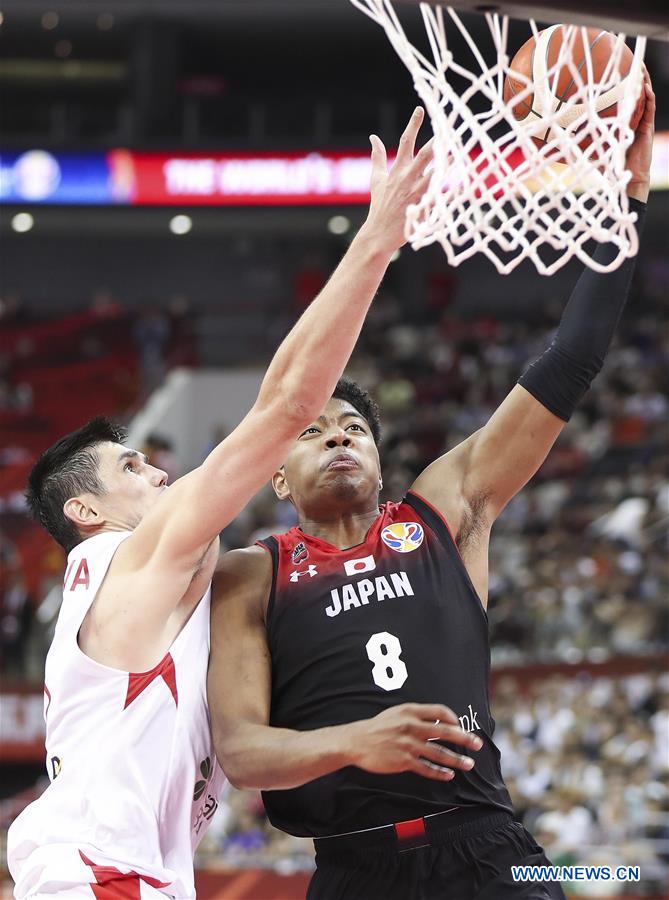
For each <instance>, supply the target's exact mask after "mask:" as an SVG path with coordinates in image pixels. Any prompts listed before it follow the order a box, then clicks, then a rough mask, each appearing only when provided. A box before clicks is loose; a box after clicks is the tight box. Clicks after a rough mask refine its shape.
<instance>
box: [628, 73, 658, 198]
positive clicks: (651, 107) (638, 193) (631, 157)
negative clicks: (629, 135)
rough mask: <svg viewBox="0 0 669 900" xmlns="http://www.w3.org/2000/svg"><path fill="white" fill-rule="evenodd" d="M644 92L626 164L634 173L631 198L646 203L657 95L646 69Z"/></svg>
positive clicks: (631, 179)
mask: <svg viewBox="0 0 669 900" xmlns="http://www.w3.org/2000/svg"><path fill="white" fill-rule="evenodd" d="M642 90H643V91H645V94H646V106H645V108H644V111H643V116H642V117H641V121H640V122H639V125H638V127H637V130H636V136H635V138H634V143H633V144H632V146H631V147H630V148H629V150H628V151H627V159H626V164H627V168H628V169H629V170H630V172H631V173H632V177H631V178H630V181H629V184H628V185H627V193H628V195H629V196H630V197H634V198H635V199H636V200H641V201H642V202H643V203H646V201H647V200H648V194H649V192H650V160H651V156H652V153H653V136H654V134H655V94H654V92H653V85H652V84H651V81H650V75H649V74H648V70H647V69H644V80H643V87H642Z"/></svg>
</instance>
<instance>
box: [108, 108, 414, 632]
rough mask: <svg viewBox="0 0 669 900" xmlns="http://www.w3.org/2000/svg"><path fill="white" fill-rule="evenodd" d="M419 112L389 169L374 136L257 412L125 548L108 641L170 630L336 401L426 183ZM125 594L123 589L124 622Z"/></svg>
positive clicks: (116, 570)
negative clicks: (223, 534)
mask: <svg viewBox="0 0 669 900" xmlns="http://www.w3.org/2000/svg"><path fill="white" fill-rule="evenodd" d="M422 120H423V110H422V109H421V108H418V109H417V110H416V111H415V112H414V114H413V116H412V118H411V120H410V122H409V124H408V126H407V128H406V130H405V132H404V134H403V136H402V139H401V142H400V147H399V150H398V154H397V157H396V159H395V162H394V164H393V166H392V168H391V170H390V171H388V168H387V163H386V152H385V148H384V146H383V143H382V142H381V140H380V139H379V138H378V137H376V136H374V135H373V136H372V137H371V141H372V177H371V203H370V208H369V214H368V216H367V219H366V221H365V223H364V224H363V226H362V227H361V229H360V231H359V232H358V234H357V235H356V237H355V238H354V240H353V241H352V243H351V245H350V247H349V249H348V251H347V253H346V255H345V256H344V258H343V259H342V261H341V263H340V264H339V266H338V267H337V269H336V270H335V272H334V274H333V275H332V277H331V278H330V280H329V282H328V283H327V285H326V286H325V287H324V288H323V290H322V291H321V293H320V294H319V296H318V297H317V298H316V299H315V300H314V302H313V303H312V304H311V306H310V307H309V308H308V309H307V310H306V312H305V313H304V315H303V316H302V317H301V318H300V320H299V321H298V323H297V324H296V325H295V327H294V328H293V330H292V331H291V332H290V334H289V335H288V336H287V337H286V339H285V340H284V341H283V343H282V344H281V346H280V347H279V349H278V351H277V353H276V355H275V357H274V359H273V360H272V363H271V365H270V367H269V369H268V370H267V374H266V375H265V378H264V380H263V382H262V386H261V388H260V392H259V395H258V398H257V400H256V402H255V404H254V406H253V408H252V409H251V411H250V412H249V413H248V415H247V416H246V418H245V419H244V420H243V421H242V422H241V424H240V425H239V426H238V427H237V428H236V429H235V430H234V432H233V433H232V434H231V435H230V436H229V437H227V438H226V439H225V440H224V441H223V442H222V443H221V444H219V445H218V446H217V447H216V448H215V449H214V450H213V451H212V452H211V454H210V455H209V456H208V457H207V459H206V460H205V461H204V462H203V463H202V465H201V466H199V467H198V468H197V469H195V470H194V471H192V472H190V473H189V474H188V475H186V476H184V477H183V478H181V479H179V480H178V481H177V482H175V484H174V485H172V486H171V487H170V488H169V489H168V490H166V491H164V492H163V493H162V494H161V496H160V497H159V498H158V500H157V501H156V502H155V504H154V505H153V507H152V508H151V509H150V510H149V511H148V512H147V513H146V515H145V516H144V518H143V519H142V520H141V522H140V523H139V525H138V526H137V527H136V528H135V530H134V532H133V534H132V536H131V537H130V538H129V539H128V540H127V541H126V542H125V543H124V544H123V545H122V547H121V548H120V549H119V551H118V553H117V558H116V559H115V560H114V564H113V570H112V572H111V577H112V579H113V580H114V582H116V581H118V580H119V579H121V580H122V581H123V583H122V584H118V585H117V584H116V583H115V584H114V585H113V586H112V588H110V587H109V586H105V588H104V589H103V591H102V592H101V594H100V597H99V600H96V604H95V606H94V608H93V610H92V613H91V615H92V617H93V618H96V617H97V619H98V620H99V622H98V624H99V625H104V627H105V628H104V630H105V633H106V634H107V636H108V639H109V640H110V641H113V634H112V632H113V631H114V629H116V630H118V631H119V634H118V638H119V640H121V641H123V642H125V643H127V635H128V634H129V633H130V634H137V635H138V640H140V639H142V638H145V637H147V636H150V635H152V634H157V633H159V632H160V631H161V629H163V627H164V624H165V621H166V619H167V617H168V616H169V615H170V614H171V613H172V612H173V611H174V609H175V607H176V605H177V604H178V603H179V601H180V599H181V598H182V596H183V594H184V592H185V590H186V589H187V587H188V586H189V584H190V581H191V579H192V577H193V573H194V572H195V571H196V570H197V569H198V568H199V566H200V564H201V562H202V560H203V557H204V555H205V553H206V551H207V548H208V546H209V545H210V544H211V542H212V541H213V540H214V539H215V538H216V537H217V535H218V534H219V532H220V531H221V530H222V529H223V528H224V527H225V526H226V525H227V524H228V523H229V522H230V521H231V520H232V519H233V518H234V517H235V516H236V515H237V513H238V512H239V511H240V510H241V509H242V508H243V507H244V506H245V504H246V503H247V502H248V501H249V499H250V498H251V497H252V496H253V494H255V493H256V492H257V491H258V490H259V489H260V488H261V487H262V485H263V484H264V483H265V482H266V481H268V480H269V478H270V477H271V475H272V473H273V472H274V471H275V470H276V469H277V468H278V466H279V465H280V464H281V462H282V461H283V459H284V457H285V455H286V453H287V451H288V449H289V447H290V446H291V444H292V442H293V441H294V440H295V437H296V436H297V435H298V434H299V432H300V430H301V429H302V428H304V427H305V426H306V425H308V424H309V422H311V421H312V420H313V419H314V418H316V416H318V414H319V413H320V411H321V409H322V407H323V406H324V405H325V403H326V402H327V400H328V399H329V397H330V395H331V393H332V391H333V390H334V387H335V385H336V383H337V380H338V379H339V377H340V376H341V373H342V371H343V369H344V366H345V365H346V363H347V361H348V358H349V356H350V354H351V352H352V350H353V347H354V345H355V342H356V340H357V338H358V335H359V333H360V329H361V327H362V324H363V322H364V319H365V315H366V313H367V310H368V308H369V306H370V303H371V301H372V299H373V297H374V295H375V293H376V290H377V288H378V286H379V284H380V282H381V279H382V277H383V275H384V273H385V271H386V268H387V266H388V263H389V261H390V259H391V257H392V255H393V253H394V252H395V251H396V250H397V248H398V247H400V246H401V245H402V244H403V243H404V240H405V239H404V220H405V216H406V209H407V206H408V205H409V204H411V203H414V202H416V201H417V200H418V199H419V197H420V196H421V195H422V193H423V191H424V190H425V187H426V183H427V178H426V176H425V168H426V166H427V164H428V162H429V160H430V158H431V147H430V146H429V145H426V146H425V147H423V148H422V149H421V150H420V151H419V152H418V153H414V148H415V141H416V136H417V133H418V130H419V128H420V125H421V122H422ZM149 585H150V586H151V587H150V588H149ZM136 594H140V596H138V597H135V595H136ZM121 595H123V596H124V597H126V600H125V605H124V607H123V617H122V619H121V618H119V616H118V615H117V612H118V609H119V601H118V598H119V596H121ZM98 630H100V629H98ZM140 635H141V636H142V637H141V638H140Z"/></svg>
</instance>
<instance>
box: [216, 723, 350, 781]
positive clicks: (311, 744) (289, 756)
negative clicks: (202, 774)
mask: <svg viewBox="0 0 669 900" xmlns="http://www.w3.org/2000/svg"><path fill="white" fill-rule="evenodd" d="M214 742H215V745H216V755H217V757H218V761H219V763H220V764H221V767H222V769H223V771H224V772H225V775H226V778H227V779H228V781H229V782H230V783H231V784H232V785H233V786H234V787H236V788H255V789H260V790H282V789H287V788H294V787H299V786H300V785H302V784H306V783H307V782H308V781H313V779H314V778H320V777H321V776H323V775H328V774H330V773H331V772H335V771H337V769H341V768H343V767H344V766H348V765H352V764H353V755H352V750H351V742H352V739H351V729H350V727H349V726H347V725H336V726H333V727H331V728H318V729H315V730H313V731H293V730H292V729H288V728H272V727H270V726H268V725H255V724H251V723H245V724H243V725H240V726H238V727H237V728H236V729H235V733H234V735H228V736H226V738H225V739H218V740H216V734H214Z"/></svg>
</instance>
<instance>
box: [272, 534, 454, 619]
mask: <svg viewBox="0 0 669 900" xmlns="http://www.w3.org/2000/svg"><path fill="white" fill-rule="evenodd" d="M387 534H388V535H389V536H390V537H391V538H392V537H393V532H388V533H387ZM421 536H422V539H421V540H420V542H418V541H414V543H413V544H407V543H406V541H405V542H404V543H401V542H399V541H398V542H395V541H393V544H394V545H395V546H389V545H388V544H387V543H385V542H384V541H383V540H382V539H381V537H379V539H378V540H376V541H374V542H369V543H366V544H364V545H360V546H358V547H356V548H352V549H351V550H348V551H342V552H331V551H330V552H326V551H324V550H322V549H320V548H319V547H309V546H308V545H307V544H306V543H305V544H303V545H301V546H300V545H299V544H298V545H297V546H296V547H295V548H293V549H292V551H291V552H284V553H282V554H281V555H280V561H279V567H278V572H277V579H276V587H275V600H274V610H273V613H274V615H275V616H277V617H286V616H287V617H288V619H291V618H292V617H293V616H295V617H299V618H300V619H301V620H302V621H303V620H304V617H305V616H306V617H308V618H309V620H311V621H313V622H314V623H323V624H325V625H327V624H328V623H330V624H335V623H340V622H342V621H344V620H350V621H351V622H353V621H355V620H359V619H369V618H372V617H373V618H377V617H378V616H379V615H384V614H388V613H390V612H392V611H397V610H399V609H400V608H406V610H407V611H408V610H410V609H411V608H413V607H414V606H415V605H416V604H417V603H421V602H424V601H426V600H428V601H431V602H435V600H437V598H439V597H440V596H441V595H442V593H443V591H444V589H445V587H446V585H447V583H448V577H449V573H448V560H447V559H446V558H445V555H444V553H443V550H442V548H440V546H439V545H438V543H436V542H433V541H431V540H428V539H425V538H424V534H423V533H421ZM396 547H399V548H400V549H396ZM437 602H438V601H437Z"/></svg>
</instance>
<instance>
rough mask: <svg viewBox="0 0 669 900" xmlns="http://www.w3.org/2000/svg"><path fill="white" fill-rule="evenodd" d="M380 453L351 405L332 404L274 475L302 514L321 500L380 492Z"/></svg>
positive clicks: (343, 402) (278, 488)
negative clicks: (305, 509)
mask: <svg viewBox="0 0 669 900" xmlns="http://www.w3.org/2000/svg"><path fill="white" fill-rule="evenodd" d="M379 479H380V462H379V452H378V449H377V447H376V444H375V442H374V438H373V436H372V431H371V428H370V427H369V425H368V424H367V422H366V420H365V419H364V418H363V417H362V416H361V415H360V413H359V412H358V411H357V410H356V409H355V408H354V407H353V406H351V404H350V403H348V402H347V401H346V400H334V399H333V400H330V401H329V402H328V404H327V406H326V407H325V409H324V410H323V413H322V414H321V415H320V416H319V417H318V419H317V420H316V421H315V422H313V423H312V424H311V425H310V426H309V427H308V428H306V429H305V430H304V431H303V432H302V434H301V435H300V436H299V437H298V439H297V441H296V442H295V445H294V446H293V449H292V450H291V452H290V455H289V456H288V458H287V459H286V462H285V463H284V465H283V467H282V469H281V470H280V471H279V472H277V474H276V475H275V476H274V489H275V491H276V493H277V495H278V496H279V497H280V498H281V499H287V498H290V499H291V500H292V501H293V502H294V503H295V505H296V506H297V508H298V509H301V508H304V507H305V506H310V505H311V504H313V503H314V502H315V501H316V502H318V500H323V501H326V500H339V501H342V500H350V501H354V500H359V499H363V498H365V497H367V496H371V495H373V494H375V493H378V489H379Z"/></svg>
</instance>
